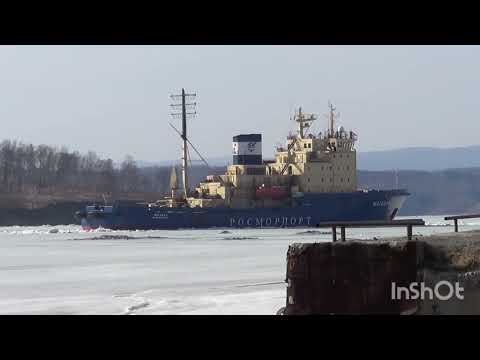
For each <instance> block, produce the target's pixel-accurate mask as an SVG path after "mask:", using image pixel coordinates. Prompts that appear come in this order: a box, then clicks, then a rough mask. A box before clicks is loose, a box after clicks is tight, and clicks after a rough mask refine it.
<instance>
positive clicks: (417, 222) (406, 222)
mask: <svg viewBox="0 0 480 360" xmlns="http://www.w3.org/2000/svg"><path fill="white" fill-rule="evenodd" d="M397 226H405V227H406V228H407V238H408V240H412V228H413V226H425V221H424V220H423V219H402V220H391V221H350V222H341V221H336V222H324V223H319V224H317V225H316V227H323V228H332V241H333V242H336V241H337V227H339V228H340V234H341V235H340V237H341V240H342V241H345V240H346V236H345V229H346V228H359V227H397Z"/></svg>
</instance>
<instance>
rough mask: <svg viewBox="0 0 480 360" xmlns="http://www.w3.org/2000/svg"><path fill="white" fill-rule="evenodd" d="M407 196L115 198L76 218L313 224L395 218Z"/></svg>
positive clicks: (130, 222) (91, 224) (94, 224)
mask: <svg viewBox="0 0 480 360" xmlns="http://www.w3.org/2000/svg"><path fill="white" fill-rule="evenodd" d="M408 195H409V194H408V193H407V192H406V191H405V190H369V191H355V192H346V193H317V194H305V196H303V197H302V198H300V199H296V200H295V204H294V205H293V206H291V207H282V208H249V209H232V208H227V207H217V208H199V207H195V208H188V207H174V208H171V207H149V206H148V205H146V204H125V203H123V204H122V203H120V202H117V203H114V204H113V205H111V206H99V205H95V206H87V208H86V210H85V211H82V212H78V213H77V217H79V218H80V219H81V224H82V226H83V228H85V229H96V228H99V227H102V228H107V229H113V230H137V229H138V230H153V229H180V228H195V229H206V228H214V227H220V228H265V227H267V228H268V227H315V225H316V224H319V223H321V222H330V221H368V220H372V221H374V220H380V221H382V220H391V219H393V218H394V217H395V215H396V214H397V212H398V210H399V209H400V208H401V206H402V204H403V202H404V201H405V199H406V197H407V196H408Z"/></svg>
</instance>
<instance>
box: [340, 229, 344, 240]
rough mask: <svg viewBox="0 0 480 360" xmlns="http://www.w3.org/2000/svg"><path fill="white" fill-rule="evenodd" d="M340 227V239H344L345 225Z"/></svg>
mask: <svg viewBox="0 0 480 360" xmlns="http://www.w3.org/2000/svg"><path fill="white" fill-rule="evenodd" d="M340 229H341V231H342V241H345V226H342V227H341V228H340Z"/></svg>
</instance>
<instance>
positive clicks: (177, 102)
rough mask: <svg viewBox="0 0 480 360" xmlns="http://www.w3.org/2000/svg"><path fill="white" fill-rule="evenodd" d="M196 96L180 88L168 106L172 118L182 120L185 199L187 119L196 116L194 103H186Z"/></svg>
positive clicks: (186, 190) (187, 189)
mask: <svg viewBox="0 0 480 360" xmlns="http://www.w3.org/2000/svg"><path fill="white" fill-rule="evenodd" d="M196 96H197V95H196V94H187V93H185V89H183V88H182V93H181V94H180V95H170V98H171V99H172V101H173V103H172V104H170V106H171V107H172V111H173V112H172V113H171V115H172V117H173V118H179V117H181V119H182V132H181V134H180V137H181V138H182V180H183V193H184V196H185V199H186V198H187V197H188V193H189V187H188V168H187V153H188V148H187V142H188V139H187V119H189V118H192V117H194V116H195V115H196V111H195V106H196V105H197V103H196V102H188V103H187V101H192V100H193V99H195V97H196Z"/></svg>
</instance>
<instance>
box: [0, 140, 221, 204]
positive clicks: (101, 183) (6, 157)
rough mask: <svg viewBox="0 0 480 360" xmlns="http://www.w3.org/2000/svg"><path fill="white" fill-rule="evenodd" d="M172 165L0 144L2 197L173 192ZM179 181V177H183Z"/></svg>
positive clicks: (195, 171)
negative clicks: (115, 161) (117, 160)
mask: <svg viewBox="0 0 480 360" xmlns="http://www.w3.org/2000/svg"><path fill="white" fill-rule="evenodd" d="M224 170H225V168H224V167H218V168H214V169H208V168H206V167H205V166H194V167H192V168H191V171H190V173H189V175H190V179H191V183H192V184H196V183H198V182H199V181H201V180H202V179H204V178H205V176H207V175H208V174H210V173H213V174H221V173H223V172H224ZM170 172H171V168H170V167H165V166H162V167H160V166H149V167H139V166H138V165H137V164H136V161H135V159H134V158H133V157H132V156H130V155H127V156H126V157H125V159H124V161H123V162H122V163H121V164H119V165H118V166H115V164H114V162H113V161H112V159H101V158H100V157H99V156H98V155H97V154H96V153H95V152H93V151H89V152H88V153H87V154H80V153H79V152H77V151H69V150H68V149H67V148H66V147H61V148H57V147H53V146H48V145H38V146H34V145H32V144H23V143H20V142H16V141H11V140H5V141H3V142H1V143H0V194H55V195H62V194H67V193H84V194H90V195H94V194H115V195H117V196H122V194H128V193H136V194H141V193H149V194H152V193H155V194H158V195H159V196H163V195H167V194H169V192H170V190H169V186H170ZM180 178H181V177H180Z"/></svg>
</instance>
